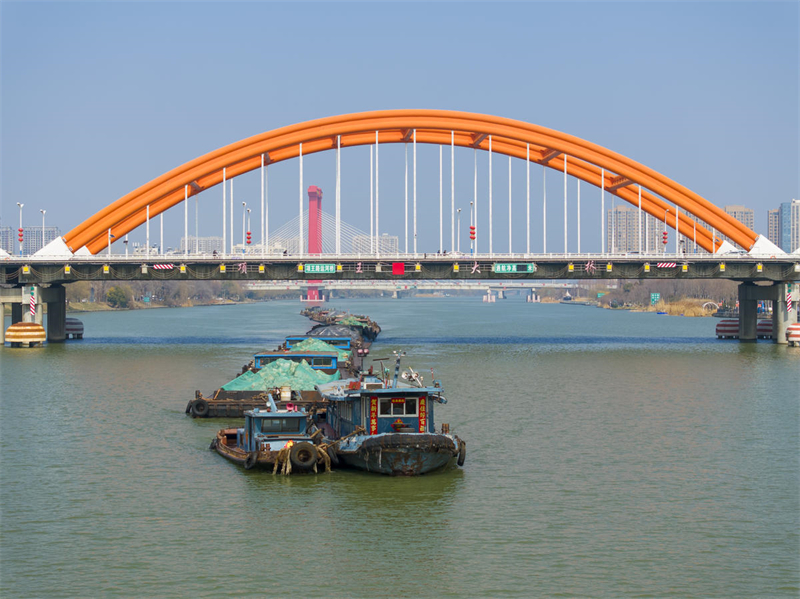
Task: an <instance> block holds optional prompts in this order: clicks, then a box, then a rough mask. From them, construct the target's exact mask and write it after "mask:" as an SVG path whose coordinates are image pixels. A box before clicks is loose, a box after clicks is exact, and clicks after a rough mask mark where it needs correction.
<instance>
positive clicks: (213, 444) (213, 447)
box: [208, 437, 219, 450]
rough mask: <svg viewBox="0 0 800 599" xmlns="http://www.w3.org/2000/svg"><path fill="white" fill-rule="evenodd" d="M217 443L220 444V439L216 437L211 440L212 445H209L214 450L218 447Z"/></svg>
mask: <svg viewBox="0 0 800 599" xmlns="http://www.w3.org/2000/svg"><path fill="white" fill-rule="evenodd" d="M217 445H219V440H218V439H217V438H216V437H214V440H213V441H211V445H209V446H208V448H209V449H212V450H213V449H216V448H217Z"/></svg>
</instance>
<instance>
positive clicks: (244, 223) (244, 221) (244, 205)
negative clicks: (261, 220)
mask: <svg viewBox="0 0 800 599" xmlns="http://www.w3.org/2000/svg"><path fill="white" fill-rule="evenodd" d="M246 226H247V202H242V254H244V251H245V250H244V248H245V244H244V233H245V227H246Z"/></svg>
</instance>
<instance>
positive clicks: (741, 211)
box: [722, 206, 755, 243]
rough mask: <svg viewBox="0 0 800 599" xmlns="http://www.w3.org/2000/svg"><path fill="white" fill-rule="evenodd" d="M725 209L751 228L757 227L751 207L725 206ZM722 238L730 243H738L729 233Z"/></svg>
mask: <svg viewBox="0 0 800 599" xmlns="http://www.w3.org/2000/svg"><path fill="white" fill-rule="evenodd" d="M724 210H725V213H726V214H730V215H731V216H732V217H733V218H735V219H736V220H738V221H739V222H740V223H742V224H743V225H744V226H746V227H748V228H749V229H751V230H752V229H754V228H755V219H754V217H753V210H752V209H751V208H746V207H744V206H725V208H724ZM722 238H723V239H725V241H727V242H728V243H736V242H735V241H733V239H731V238H730V237H728V236H727V235H723V236H722Z"/></svg>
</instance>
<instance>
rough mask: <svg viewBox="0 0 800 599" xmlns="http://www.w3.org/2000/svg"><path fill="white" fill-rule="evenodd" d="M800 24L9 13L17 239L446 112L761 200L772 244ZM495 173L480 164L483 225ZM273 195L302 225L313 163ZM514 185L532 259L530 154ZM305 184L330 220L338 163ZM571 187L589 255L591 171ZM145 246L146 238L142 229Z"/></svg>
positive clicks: (79, 10) (741, 18) (0, 187)
mask: <svg viewBox="0 0 800 599" xmlns="http://www.w3.org/2000/svg"><path fill="white" fill-rule="evenodd" d="M799 33H800V3H798V2H794V1H787V2H665V3H658V2H646V3H645V2H617V3H611V2H592V3H582V2H558V3H550V2H513V3H499V2H491V3H480V2H470V3H459V2H441V3H421V2H405V3H388V2H370V3H367V2H358V3H338V2H327V3H324V4H318V3H311V2H293V3H277V2H244V3H235V2H225V3H218V2H172V3H170V2H137V3H128V2H68V1H66V2H57V3H48V2H36V1H33V2H18V1H8V0H3V1H2V2H0V152H1V154H0V219H2V222H0V225H2V226H12V227H14V228H16V226H17V222H18V214H19V213H18V209H17V206H16V202H23V203H24V204H25V207H24V211H23V221H24V225H25V226H35V225H41V214H40V212H39V210H40V209H44V210H46V211H47V214H46V219H47V225H48V226H50V225H55V226H58V227H59V228H60V229H61V232H62V234H65V233H66V232H68V231H69V230H70V229H72V228H73V227H75V226H76V225H78V224H79V223H80V222H82V221H83V220H84V219H86V218H88V217H89V216H90V215H91V214H93V213H94V212H96V211H98V210H100V209H101V208H103V207H104V206H106V205H108V204H109V203H111V202H113V201H115V200H116V199H118V198H119V197H121V196H123V195H125V194H126V193H128V192H129V191H132V190H133V189H135V188H137V187H139V186H140V185H143V184H144V183H146V182H148V181H149V180H151V179H153V178H155V177H157V176H159V175H161V174H162V173H164V172H166V171H168V170H171V169H172V168H175V167H177V166H179V165H181V164H183V163H184V162H187V161H189V160H192V159H194V158H196V157H198V156H201V155H203V154H205V153H207V152H210V151H213V150H215V149H217V148H219V147H222V146H224V145H227V144H229V143H233V142H235V141H238V140H240V139H244V138H246V137H250V136H252V135H255V134H258V133H262V132H264V131H268V130H271V129H275V128H278V127H282V126H286V125H291V124H294V123H298V122H302V121H307V120H311V119H315V118H320V117H325V116H332V115H337V114H345V113H351V112H360V111H367V110H379V109H394V108H436V109H452V110H464V111H469V112H478V113H486V114H491V115H496V116H502V117H508V118H513V119H518V120H522V121H526V122H530V123H535V124H538V125H542V126H545V127H549V128H552V129H556V130H559V131H563V132H566V133H569V134H571V135H575V136H577V137H580V138H583V139H586V140H588V141H591V142H594V143H597V144H599V145H602V146H605V147H607V148H609V149H611V150H614V151H615V152H618V153H620V154H622V155H624V156H627V157H629V158H632V159H634V160H636V161H638V162H641V163H643V164H645V165H646V166H648V167H651V168H653V169H655V170H656V171H658V172H660V173H663V174H664V175H666V176H668V177H670V178H672V179H674V180H675V181H677V182H679V183H681V184H682V185H684V186H686V187H688V188H689V189H691V190H692V191H694V192H696V193H699V194H700V195H702V196H703V197H705V198H707V199H708V200H710V201H712V202H713V203H715V204H717V205H718V206H724V205H726V204H743V205H745V206H747V207H749V208H752V209H753V210H754V211H755V228H756V231H757V232H759V233H763V234H766V227H767V210H768V209H770V208H775V207H777V206H778V204H780V203H781V202H787V201H790V200H791V199H792V198H800V174H799V172H798V171H800V149H799V146H798V144H799V141H798V140H800V125H799V123H798V112H799V110H798V106H800V98H799V97H798V80H799V79H800V64H799V57H800V42H799V40H800V35H799ZM380 156H381V158H380V160H381V161H380V168H381V171H380V198H381V200H380V201H381V222H380V225H381V226H380V232H381V233H388V234H391V235H398V236H399V237H400V243H401V248H402V246H403V236H404V231H403V201H404V197H403V194H404V180H403V170H404V161H403V149H402V146H399V145H396V146H391V147H390V146H386V147H384V148H381V154H380ZM472 159H473V157H472V151H471V150H467V149H457V151H456V159H455V169H456V206H457V207H461V208H463V209H464V214H465V215H466V211H467V210H468V205H469V201H470V200H471V199H472ZM487 165H488V156H487V155H486V154H485V153H483V154H481V155H479V180H480V182H481V189H480V192H479V193H480V196H479V203H480V205H481V206H482V212H481V214H479V218H480V219H481V221H482V222H484V223H485V222H486V214H484V213H483V210H485V207H486V206H487V202H486V197H487V195H488V179H487V168H488V167H487ZM438 167H439V163H438V150H437V149H436V148H435V147H433V146H425V147H419V148H418V211H419V216H418V218H419V240H420V251H431V252H432V251H436V249H438V235H439V226H438V214H439V189H438ZM444 168H445V172H446V173H447V172H448V169H449V151H445V162H444ZM369 172H370V171H369V150H368V148H366V147H361V148H352V149H348V150H346V151H343V155H342V205H343V208H342V210H343V219H344V220H345V221H347V222H348V223H350V224H352V225H354V226H356V227H358V228H360V229H362V230H368V229H369ZM493 172H494V177H493V196H494V198H495V215H494V222H495V224H494V230H493V233H494V238H495V245H496V247H498V248H499V249H502V251H505V248H507V235H508V207H507V206H508V200H507V198H508V159H507V158H506V157H504V156H495V158H494V162H493ZM541 176H542V174H541V167H539V166H533V167H532V170H531V177H532V181H531V188H532V190H535V191H532V199H531V202H532V206H531V210H532V218H531V228H532V240H531V245H532V249H533V251H537V250H540V249H541V247H542V246H541V229H542V218H541V206H542V198H541V188H542V183H541ZM269 182H270V189H269V193H270V222H271V224H272V225H273V226H271V227H270V228H271V229H275V228H277V227H278V226H279V225H280V224H282V223H284V222H286V221H288V220H289V219H291V218H293V217H294V216H296V214H297V197H298V165H297V161H296V160H293V161H287V162H284V163H280V164H276V165H274V166H273V167H271V168H270V174H269ZM511 182H512V197H513V204H512V220H513V227H512V235H513V237H512V239H513V244H514V247H513V249H514V251H524V249H525V242H526V239H525V236H526V214H525V204H524V201H525V165H524V162H523V161H516V160H515V161H513V164H512V181H511ZM309 185H318V186H319V187H321V188H322V189H323V193H324V199H323V210H325V211H327V212H329V213H333V199H334V185H335V156H334V154H333V153H331V152H326V153H321V154H318V155H315V156H313V157H308V158H307V159H306V160H305V164H304V186H305V187H308V186H309ZM547 189H548V222H547V239H548V246H549V247H551V248H553V247H555V248H559V249H560V248H562V247H563V179H560V178H559V176H558V175H556V174H553V175H548V177H547ZM568 196H569V197H568V202H569V205H570V209H569V219H570V229H571V233H570V251H574V250H575V247H574V244H575V243H576V241H575V233H574V231H575V229H576V227H577V218H578V217H577V211H576V196H577V183H576V181H575V180H571V181H570V183H569V188H568ZM235 198H236V204H237V207H236V210H237V212H236V222H237V223H240V222H241V220H240V219H241V201H247V202H248V204H249V205H250V206H252V207H253V209H254V210H255V209H256V208H257V205H259V204H260V180H259V176H258V173H257V171H256V172H255V173H251V174H248V175H244V176H242V177H239V178H238V179H236V183H235ZM551 198H552V199H551ZM221 200H222V190H221V187H219V186H218V187H215V188H212V189H210V190H207V191H205V192H203V193H202V194H201V195H200V196H199V207H200V235H201V236H210V235H221V233H222V231H221V224H220V220H221V215H220V212H221ZM599 200H600V191H599V190H598V189H597V188H593V187H590V186H588V185H587V184H585V183H584V184H583V185H582V186H581V219H580V220H581V226H582V236H581V240H582V248H583V250H584V251H587V250H588V251H599V249H600V218H601V213H600V204H599ZM617 201H618V202H619V200H617ZM444 202H445V206H449V189H448V186H447V185H445V193H444ZM606 202H607V204H608V203H610V196H608V195H607V196H606ZM606 207H608V205H607V206H606ZM190 215H191V216H190V219H191V220H192V221H193V212H190ZM254 218H255V216H254ZM445 218H447V217H445ZM165 223H166V224H165V230H166V239H165V244H166V245H172V246H176V245H177V244H178V243H179V240H180V237H181V236H182V234H183V209H182V207H180V206H176V207H175V208H173V209H172V210H170V211H169V212H168V213H167V214H166V215H165ZM467 225H468V223H467V222H462V239H463V241H462V249H464V248H465V246H466V243H467V242H466V239H464V238H465V236H466V234H467V233H466V228H467ZM252 228H253V230H254V231H257V230H258V229H257V227H256V226H255V225H253V226H252ZM190 231H191V232H193V225H192V226H191V228H190ZM240 231H241V226H240V225H237V228H236V233H235V235H236V236H237V237H238V236H239V235H240ZM445 231H446V234H445V241H444V247H445V248H446V249H447V248H449V246H450V241H451V240H450V238H449V232H447V231H449V229H448V226H447V225H445ZM479 234H483V229H482V230H481V232H480V233H479ZM153 235H154V233H153V232H152V231H151V239H152V236H153ZM256 236H258V234H257V235H256ZM130 237H131V240H133V241H136V240H139V241H144V227H140V229H138V230H137V231H135V232H133V233H131V235H130ZM117 245H119V244H117ZM114 251H115V252H116V251H122V249H121V248H117V247H116V246H115V248H114ZM551 251H552V250H551Z"/></svg>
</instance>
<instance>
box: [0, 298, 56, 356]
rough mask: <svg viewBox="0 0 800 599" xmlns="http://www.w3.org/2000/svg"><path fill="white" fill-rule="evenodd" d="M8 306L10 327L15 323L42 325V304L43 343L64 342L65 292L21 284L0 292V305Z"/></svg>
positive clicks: (0, 335) (0, 338)
mask: <svg viewBox="0 0 800 599" xmlns="http://www.w3.org/2000/svg"><path fill="white" fill-rule="evenodd" d="M31 288H33V298H34V313H33V315H31V313H30V302H31ZM5 304H11V324H16V323H18V322H35V323H38V324H42V323H43V322H44V304H47V340H48V341H49V342H59V341H64V339H66V328H67V293H66V290H65V289H64V287H63V286H62V285H54V286H52V287H39V286H38V285H25V286H24V287H14V288H10V289H0V306H3V307H4V306H5ZM5 334H6V327H5V318H4V319H3V326H0V343H5Z"/></svg>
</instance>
